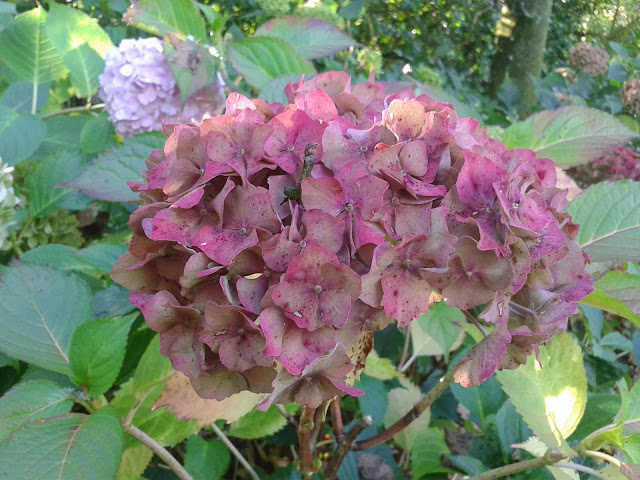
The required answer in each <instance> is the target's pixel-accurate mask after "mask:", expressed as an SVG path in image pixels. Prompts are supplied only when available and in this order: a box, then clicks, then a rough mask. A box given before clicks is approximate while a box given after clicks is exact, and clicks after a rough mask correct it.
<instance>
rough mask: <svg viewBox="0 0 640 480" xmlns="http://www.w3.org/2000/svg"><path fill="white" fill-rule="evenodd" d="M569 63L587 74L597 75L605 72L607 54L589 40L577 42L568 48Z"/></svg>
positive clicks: (607, 64)
mask: <svg viewBox="0 0 640 480" xmlns="http://www.w3.org/2000/svg"><path fill="white" fill-rule="evenodd" d="M569 63H570V64H571V65H573V66H575V67H577V68H579V69H580V70H582V71H583V72H584V73H586V74H587V75H591V76H592V77H597V76H598V75H603V74H605V73H607V70H608V69H609V54H608V53H607V51H606V50H603V49H602V48H600V47H596V46H595V45H592V44H591V43H589V42H578V43H576V44H575V45H574V46H573V47H571V48H570V49H569Z"/></svg>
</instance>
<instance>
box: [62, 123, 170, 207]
mask: <svg viewBox="0 0 640 480" xmlns="http://www.w3.org/2000/svg"><path fill="white" fill-rule="evenodd" d="M165 140H166V138H165V136H164V135H162V134H159V133H145V134H141V135H136V136H135V137H132V138H129V139H127V140H125V141H124V142H123V143H122V144H121V145H119V146H117V147H114V148H112V149H110V150H107V151H106V152H104V153H103V154H101V155H99V156H98V158H96V159H95V160H94V161H93V162H92V163H91V165H89V166H88V167H87V168H86V169H85V171H84V172H82V174H81V175H80V176H79V177H78V178H76V179H75V180H72V181H71V182H68V183H66V184H65V185H64V186H65V187H71V188H77V189H79V190H80V191H81V192H82V193H84V194H85V195H87V196H89V197H91V198H96V199H98V200H106V201H108V202H134V201H136V200H138V194H137V193H133V192H132V191H131V190H130V189H129V187H128V186H127V181H133V182H140V181H142V175H141V173H142V171H143V170H145V160H146V159H147V158H148V157H149V154H150V153H151V151H152V150H153V149H156V148H162V147H163V145H164V142H165Z"/></svg>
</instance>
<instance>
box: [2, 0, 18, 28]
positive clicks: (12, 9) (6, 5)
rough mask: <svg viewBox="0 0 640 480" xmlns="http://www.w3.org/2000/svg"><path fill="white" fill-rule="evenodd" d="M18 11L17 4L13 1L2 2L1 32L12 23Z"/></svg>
mask: <svg viewBox="0 0 640 480" xmlns="http://www.w3.org/2000/svg"><path fill="white" fill-rule="evenodd" d="M16 13H17V12H16V6H15V5H14V4H13V3H10V2H0V32H1V31H2V30H4V28H5V27H6V26H7V25H9V23H11V20H13V17H15V16H16Z"/></svg>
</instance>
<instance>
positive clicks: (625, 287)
mask: <svg viewBox="0 0 640 480" xmlns="http://www.w3.org/2000/svg"><path fill="white" fill-rule="evenodd" d="M596 288H600V289H602V290H604V291H605V292H606V293H607V295H609V296H610V297H611V298H615V299H616V300H620V301H621V302H624V304H625V305H627V306H628V307H629V308H630V309H631V311H632V312H633V314H634V315H640V275H632V274H630V273H622V272H618V271H611V272H608V273H607V274H606V275H605V276H604V277H602V278H601V279H600V280H598V282H597V283H596Z"/></svg>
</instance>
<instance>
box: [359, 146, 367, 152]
mask: <svg viewBox="0 0 640 480" xmlns="http://www.w3.org/2000/svg"><path fill="white" fill-rule="evenodd" d="M368 150H369V147H367V146H366V145H362V146H361V147H360V151H361V152H362V153H365V152H367V151H368Z"/></svg>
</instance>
